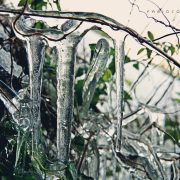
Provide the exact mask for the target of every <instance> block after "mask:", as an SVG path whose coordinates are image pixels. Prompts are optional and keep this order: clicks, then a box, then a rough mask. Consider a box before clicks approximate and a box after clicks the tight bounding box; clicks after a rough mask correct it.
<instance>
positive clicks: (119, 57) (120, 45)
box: [114, 39, 125, 151]
mask: <svg viewBox="0 0 180 180" xmlns="http://www.w3.org/2000/svg"><path fill="white" fill-rule="evenodd" d="M114 47H115V67H116V101H117V102H116V104H117V120H118V125H117V140H116V151H120V149H121V138H122V120H123V89H124V87H123V86H124V85H123V84H124V58H125V54H124V41H119V40H116V39H115V40H114Z"/></svg>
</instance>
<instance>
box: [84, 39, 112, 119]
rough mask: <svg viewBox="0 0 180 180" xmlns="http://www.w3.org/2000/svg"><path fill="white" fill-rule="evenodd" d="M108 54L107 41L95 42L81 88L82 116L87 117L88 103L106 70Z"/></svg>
mask: <svg viewBox="0 0 180 180" xmlns="http://www.w3.org/2000/svg"><path fill="white" fill-rule="evenodd" d="M108 52H109V44H108V42H107V40H105V39H100V40H99V41H98V42H97V45H96V49H95V53H94V56H93V59H92V62H91V65H90V68H89V71H88V72H87V76H86V79H85V83H84V87H83V93H82V96H83V105H82V116H86V115H87V112H88V109H89V106H90V103H91V101H92V98H93V95H94V92H95V89H96V84H97V82H98V81H99V79H100V77H101V76H102V74H103V72H104V70H105V68H106V64H107V61H108V57H109V54H108Z"/></svg>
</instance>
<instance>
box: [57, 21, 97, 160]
mask: <svg viewBox="0 0 180 180" xmlns="http://www.w3.org/2000/svg"><path fill="white" fill-rule="evenodd" d="M78 24H79V23H77V21H73V20H68V21H66V22H65V23H64V24H63V25H62V26H61V30H62V31H66V32H68V31H69V30H71V29H72V28H75V27H77V26H78ZM84 28H85V29H83V31H82V30H80V32H77V31H75V32H73V33H71V34H70V35H69V36H67V37H66V39H63V40H62V41H60V42H58V44H57V51H58V56H59V58H58V62H57V75H56V77H57V95H58V99H57V152H58V153H57V160H58V162H59V163H63V164H67V163H68V159H69V149H70V137H71V123H72V119H73V108H74V78H75V73H74V66H75V62H76V47H77V44H78V43H79V42H80V40H81V39H82V38H83V36H84V35H85V34H86V33H87V32H88V31H89V30H93V29H96V30H97V29H98V28H97V27H96V26H90V27H89V28H88V27H87V26H85V27H84ZM78 30H79V29H78Z"/></svg>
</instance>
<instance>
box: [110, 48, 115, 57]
mask: <svg viewBox="0 0 180 180" xmlns="http://www.w3.org/2000/svg"><path fill="white" fill-rule="evenodd" d="M109 55H110V56H115V50H114V48H112V47H110V49H109Z"/></svg>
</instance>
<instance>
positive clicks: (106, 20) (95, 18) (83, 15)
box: [0, 8, 180, 67]
mask: <svg viewBox="0 0 180 180" xmlns="http://www.w3.org/2000/svg"><path fill="white" fill-rule="evenodd" d="M21 13H22V11H20V10H15V9H4V8H0V14H2V15H3V14H6V15H7V14H9V15H11V14H21ZM23 15H27V16H31V17H34V18H39V17H41V18H55V19H74V20H78V21H86V22H91V23H97V24H100V25H105V26H108V27H110V28H111V29H113V30H116V31H119V30H122V31H124V32H127V33H128V34H129V35H131V36H132V37H134V38H135V39H137V40H138V41H139V42H140V43H141V44H144V45H145V46H147V47H151V48H152V50H154V51H156V52H157V53H158V54H159V55H161V56H162V57H164V58H166V59H168V60H169V61H170V62H172V63H173V64H174V65H176V66H177V67H180V63H179V62H178V61H176V60H175V59H173V58H172V57H170V56H169V55H168V54H166V53H164V52H163V51H162V50H160V49H159V48H158V47H156V46H155V45H154V44H153V43H152V42H151V41H149V40H147V39H146V38H144V37H142V36H141V35H140V34H138V33H137V32H136V31H135V30H133V29H131V28H129V27H127V26H125V25H123V24H121V23H119V22H117V21H116V20H114V19H112V18H110V17H107V16H104V15H101V14H98V13H89V12H59V11H48V12H47V11H35V10H29V11H25V12H24V13H23Z"/></svg>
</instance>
